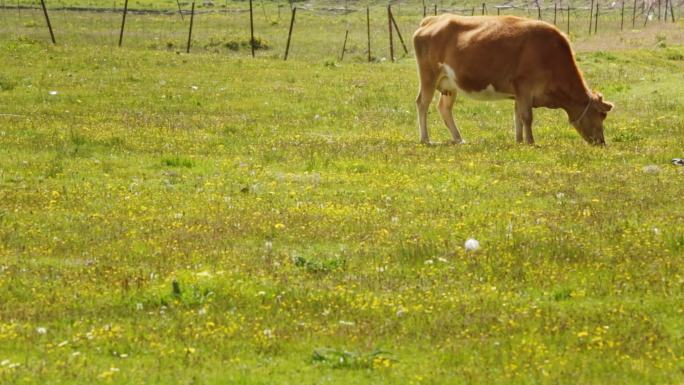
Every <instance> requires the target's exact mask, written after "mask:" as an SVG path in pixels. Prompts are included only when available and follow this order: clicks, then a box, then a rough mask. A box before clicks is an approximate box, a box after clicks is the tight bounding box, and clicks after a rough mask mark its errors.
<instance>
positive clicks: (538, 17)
mask: <svg viewBox="0 0 684 385" xmlns="http://www.w3.org/2000/svg"><path fill="white" fill-rule="evenodd" d="M537 20H541V6H540V5H539V1H537Z"/></svg>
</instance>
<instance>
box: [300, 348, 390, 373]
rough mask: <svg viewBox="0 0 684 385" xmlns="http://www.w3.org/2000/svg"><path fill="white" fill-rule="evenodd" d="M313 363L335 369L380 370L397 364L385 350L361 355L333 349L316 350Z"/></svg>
mask: <svg viewBox="0 0 684 385" xmlns="http://www.w3.org/2000/svg"><path fill="white" fill-rule="evenodd" d="M311 361H312V362H313V363H315V364H319V365H328V366H330V367H331V368H333V369H380V368H388V367H390V366H392V365H393V364H394V363H396V362H397V360H396V359H394V358H393V356H392V353H390V352H386V351H383V350H373V351H372V352H369V353H359V352H354V351H347V350H341V349H331V348H321V349H316V350H314V351H313V354H312V355H311Z"/></svg>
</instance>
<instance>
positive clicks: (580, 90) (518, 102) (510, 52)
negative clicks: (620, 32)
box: [413, 14, 613, 144]
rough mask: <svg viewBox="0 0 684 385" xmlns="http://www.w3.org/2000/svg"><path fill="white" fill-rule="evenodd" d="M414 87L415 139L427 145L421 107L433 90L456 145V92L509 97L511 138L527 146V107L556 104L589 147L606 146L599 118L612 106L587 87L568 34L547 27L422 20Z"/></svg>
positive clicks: (476, 19) (504, 19) (488, 19)
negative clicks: (511, 102)
mask: <svg viewBox="0 0 684 385" xmlns="http://www.w3.org/2000/svg"><path fill="white" fill-rule="evenodd" d="M413 46H414V47H415V51H416V61H417V62H418V74H419V77H420V92H419V93H418V98H417V99H416V104H417V106H418V125H419V127H420V141H421V142H423V143H429V141H430V139H429V136H428V131H427V110H428V107H429V106H430V102H431V101H432V97H433V95H434V93H435V90H436V89H437V90H439V91H440V92H441V94H442V95H441V97H440V99H439V107H438V109H439V112H440V114H441V115H442V119H444V123H445V124H446V126H447V127H448V128H449V131H450V132H451V136H452V139H453V141H454V143H462V142H463V141H462V139H461V134H460V132H459V131H458V128H457V127H456V123H455V122H454V117H453V115H452V113H451V109H452V107H453V105H454V98H455V96H456V93H457V92H461V93H463V94H465V95H466V96H469V97H472V98H474V99H479V100H495V99H514V100H515V138H516V140H517V141H518V143H520V142H522V141H523V128H524V133H525V140H526V142H527V143H529V144H533V143H534V138H533V136H532V108H533V107H548V108H562V109H564V110H565V111H566V112H567V113H568V118H569V120H570V123H572V125H573V126H574V127H575V128H576V129H577V131H578V132H579V133H580V135H582V137H583V138H584V139H585V140H586V141H587V142H589V143H592V144H605V140H604V138H603V120H604V119H605V118H606V115H607V113H608V111H610V110H611V108H612V107H613V105H612V104H611V103H608V102H605V101H603V96H602V95H601V94H600V93H596V92H592V91H590V90H589V88H587V85H586V83H585V82H584V79H583V78H582V74H581V73H580V71H579V69H577V65H576V64H575V60H574V57H573V52H572V49H571V48H570V43H569V42H568V39H567V38H566V37H565V35H563V34H562V33H561V32H560V31H559V30H558V29H557V28H555V27H554V26H552V25H550V24H548V23H545V22H542V21H536V20H529V19H523V18H519V17H513V16H501V17H498V16H471V17H468V16H455V15H449V14H445V15H441V16H431V17H426V18H425V19H423V21H422V22H421V24H420V28H418V30H417V31H416V32H415V33H414V35H413Z"/></svg>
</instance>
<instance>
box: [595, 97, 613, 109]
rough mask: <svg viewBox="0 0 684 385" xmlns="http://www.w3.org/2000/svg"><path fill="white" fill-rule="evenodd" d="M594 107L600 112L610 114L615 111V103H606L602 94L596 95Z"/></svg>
mask: <svg viewBox="0 0 684 385" xmlns="http://www.w3.org/2000/svg"><path fill="white" fill-rule="evenodd" d="M593 105H594V108H596V109H597V110H598V111H600V112H609V111H610V110H612V109H613V103H611V102H607V101H604V100H603V95H602V94H601V93H600V92H597V93H596V94H595V95H594V99H593Z"/></svg>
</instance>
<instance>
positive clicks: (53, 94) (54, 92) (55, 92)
mask: <svg viewBox="0 0 684 385" xmlns="http://www.w3.org/2000/svg"><path fill="white" fill-rule="evenodd" d="M48 94H50V95H52V96H55V95H57V91H50V92H48Z"/></svg>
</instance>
